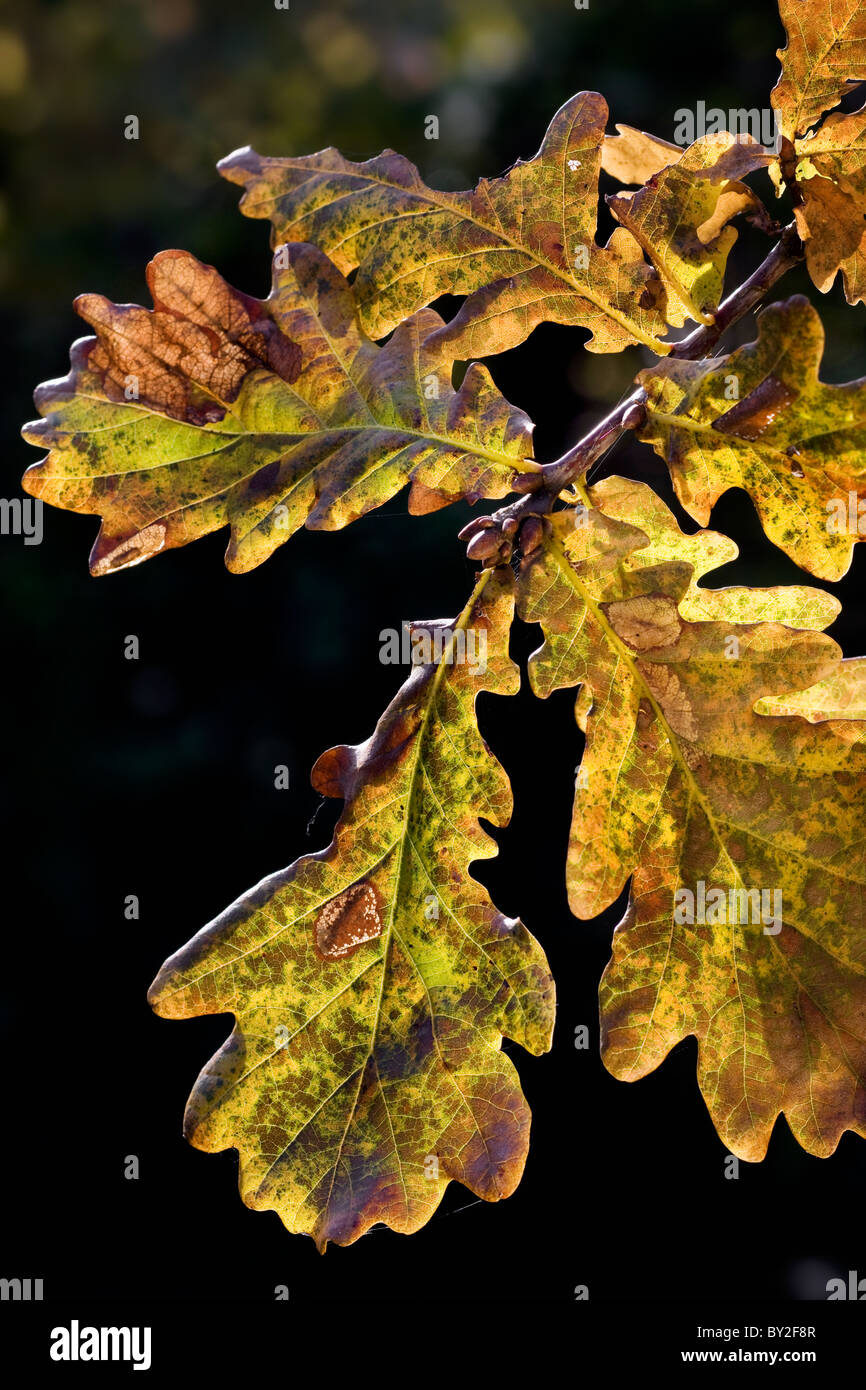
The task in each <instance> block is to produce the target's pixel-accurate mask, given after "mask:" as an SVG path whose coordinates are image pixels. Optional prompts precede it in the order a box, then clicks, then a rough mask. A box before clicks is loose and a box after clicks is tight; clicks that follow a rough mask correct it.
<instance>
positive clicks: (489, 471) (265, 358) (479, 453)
mask: <svg viewBox="0 0 866 1390" xmlns="http://www.w3.org/2000/svg"><path fill="white" fill-rule="evenodd" d="M148 283H149V285H150V289H151V293H152V296H153V302H154V307H153V309H152V310H151V309H143V308H139V307H138V306H137V305H130V304H122V305H117V304H112V303H111V302H110V301H108V300H107V299H104V298H103V297H102V296H101V295H83V296H82V297H81V298H80V299H78V300H77V301H76V307H77V309H78V312H79V313H80V314H81V315H82V317H83V318H85V319H86V320H87V321H88V323H90V324H91V325H92V326H93V328H94V329H95V330H96V336H95V337H92V338H84V339H80V340H79V341H78V342H77V343H76V344H75V345H74V347H73V350H72V369H71V371H70V373H69V375H68V376H67V377H64V378H63V379H62V380H58V381H50V382H47V383H46V384H45V385H44V386H41V387H40V388H39V389H38V391H37V393H36V403H37V406H38V407H39V409H40V410H41V411H42V413H43V415H44V417H45V418H44V419H42V420H39V421H37V422H35V423H33V424H30V425H27V426H25V428H24V436H25V438H26V439H28V440H29V441H30V442H31V443H34V444H38V445H41V446H47V447H48V449H49V453H48V455H47V457H46V458H45V459H44V460H43V461H42V462H41V463H38V464H35V465H34V466H33V467H31V468H30V469H29V470H28V472H27V473H26V474H25V478H24V487H25V489H26V490H27V491H28V492H30V493H32V495H33V496H35V497H39V498H42V499H43V500H44V501H45V502H50V503H52V504H53V505H55V506H59V507H64V508H66V509H67V510H70V511H77V512H91V513H97V514H99V515H100V516H101V517H102V518H103V522H102V527H101V530H100V532H99V536H98V539H97V541H96V544H95V546H94V548H93V551H92V554H91V558H90V565H91V570H92V572H93V573H94V574H104V573H107V572H108V571H111V570H115V569H121V568H125V567H127V566H129V565H131V564H136V563H138V562H140V561H141V560H144V559H147V558H149V557H150V556H151V555H155V554H157V553H158V552H160V551H164V550H169V549H171V548H172V547H175V546H180V545H185V544H186V543H187V542H188V541H192V540H195V539H197V538H198V537H199V536H203V535H206V534H208V533H209V532H211V531H214V530H217V529H218V528H220V527H222V526H225V525H229V526H230V527H231V539H230V542H229V546H228V550H227V553H226V564H227V566H228V568H229V569H230V570H232V571H235V572H243V571H246V570H250V569H253V568H254V567H255V566H256V565H258V564H260V563H261V562H262V561H263V560H264V559H266V558H267V557H268V556H269V555H270V554H271V553H272V552H273V551H274V550H275V549H276V548H277V546H279V545H281V544H282V543H283V542H284V541H285V540H287V539H288V537H289V536H290V535H292V533H293V532H294V531H296V530H297V529H298V528H299V527H300V526H306V527H308V528H309V529H311V530H316V529H319V530H336V529H339V528H340V527H343V526H345V525H347V524H348V523H349V522H351V521H353V520H354V519H355V518H356V517H359V516H363V515H364V514H365V513H366V512H368V511H370V510H371V509H372V508H374V507H378V506H380V505H381V504H382V503H383V502H386V501H388V500H389V499H390V498H392V497H393V496H394V495H395V494H396V493H397V492H399V491H400V489H401V488H402V487H403V486H404V484H406V483H411V484H412V491H411V493H410V497H409V507H410V510H411V511H415V512H425V511H430V510H433V509H435V508H436V507H440V506H443V505H446V504H447V503H448V502H451V501H454V500H455V499H457V498H460V497H469V498H471V499H473V500H475V499H477V498H478V497H481V496H484V497H503V496H505V495H506V493H508V492H509V491H510V490H511V483H512V480H513V477H514V475H515V472H517V471H522V472H526V471H532V470H533V469H534V468H535V467H536V465H535V464H534V463H533V462H532V461H531V460H530V459H528V457H527V456H528V455H529V453H530V450H531V431H532V425H531V423H530V421H529V420H528V419H527V417H526V416H525V415H524V414H523V412H522V411H520V410H517V409H516V408H515V407H513V406H511V405H509V404H508V402H507V401H506V400H504V398H503V397H502V396H501V395H500V394H499V392H498V391H497V390H496V388H495V387H494V385H493V382H492V380H491V378H490V375H489V373H488V372H487V369H486V368H485V367H483V366H482V365H481V364H479V363H474V364H472V365H471V366H470V367H469V369H468V371H467V372H466V375H465V377H464V379H463V382H462V385H461V386H460V389H459V390H457V391H455V390H454V389H453V387H452V384H451V359H450V358H449V356H448V355H447V354H442V353H441V352H440V351H438V350H437V349H434V348H431V347H429V346H428V345H426V344H425V340H427V339H429V338H430V337H431V335H432V334H434V333H435V331H436V330H437V329H438V328H440V327H441V326H442V320H441V318H440V317H439V315H438V314H436V313H434V311H433V310H431V309H425V310H422V311H421V312H419V313H417V314H415V315H413V316H412V317H411V318H409V319H407V320H406V321H405V322H404V323H402V324H401V325H400V326H399V328H398V329H397V331H396V332H395V333H394V335H393V337H392V338H391V340H390V341H389V342H388V343H387V344H386V345H385V346H384V347H377V346H376V344H375V343H373V342H372V341H371V340H370V339H369V338H368V337H367V336H366V334H365V333H364V332H363V330H362V329H361V328H360V326H359V324H358V321H357V314H356V311H355V306H354V301H353V298H352V293H351V290H350V288H349V286H348V285H347V283H346V281H345V279H344V277H343V276H342V275H341V274H340V272H339V271H338V270H336V269H335V267H334V266H333V265H332V264H331V262H330V261H329V260H328V259H327V257H326V256H325V255H324V254H323V253H322V252H321V251H320V250H318V249H317V248H316V247H314V246H305V245H299V244H293V245H291V246H286V247H283V248H282V253H281V254H280V255H279V256H277V257H276V258H275V261H274V271H273V289H272V291H271V294H270V295H269V297H268V298H267V299H266V300H258V299H253V298H251V297H250V296H248V295H245V294H242V293H241V292H240V291H238V290H235V289H232V288H231V286H229V285H228V284H226V282H225V281H224V280H223V279H222V277H221V276H220V275H219V274H218V272H217V271H216V270H214V269H213V268H212V267H211V266H207V265H203V264H202V263H201V262H200V261H197V260H196V259H195V257H193V256H191V255H189V254H187V253H186V252H183V251H165V252H162V253H161V254H160V255H158V256H157V257H156V258H155V259H154V261H153V262H152V263H151V265H150V266H149V267H148Z"/></svg>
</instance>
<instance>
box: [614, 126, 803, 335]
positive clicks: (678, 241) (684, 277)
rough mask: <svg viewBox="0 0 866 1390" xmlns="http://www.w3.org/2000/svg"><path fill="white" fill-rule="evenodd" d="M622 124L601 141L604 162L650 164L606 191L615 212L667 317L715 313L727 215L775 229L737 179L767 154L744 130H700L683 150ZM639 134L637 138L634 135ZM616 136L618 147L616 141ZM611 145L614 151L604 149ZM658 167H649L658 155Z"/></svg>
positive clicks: (680, 319)
mask: <svg viewBox="0 0 866 1390" xmlns="http://www.w3.org/2000/svg"><path fill="white" fill-rule="evenodd" d="M620 130H621V131H622V132H624V133H623V134H620V135H618V136H614V137H611V138H610V139H609V142H607V143H606V144H605V149H604V163H605V167H606V168H608V169H612V168H613V169H619V170H620V172H621V173H622V174H625V175H632V174H635V173H637V172H643V171H644V170H645V169H647V168H649V169H650V170H651V172H650V174H649V176H648V179H647V181H646V182H645V183H644V185H643V187H642V188H639V189H638V190H637V191H636V192H634V193H626V192H623V193H620V194H612V195H610V196H608V198H607V203H608V206H609V207H610V209H611V212H612V213H613V214H614V216H615V217H616V219H617V220H618V221H619V222H621V223H622V225H623V226H624V227H627V228H628V230H629V231H630V232H631V233H632V235H633V236H634V237H635V239H636V240H637V241H638V242H639V243H640V245H641V246H642V247H643V249H644V251H645V252H646V254H647V256H648V257H649V259H650V260H651V261H652V263H653V265H654V266H655V267H656V270H657V271H658V273H659V276H660V278H661V279H662V281H663V283H664V284H665V286H666V288H667V290H668V301H667V314H668V318H669V320H670V322H671V323H675V324H677V325H682V324H683V323H684V322H685V320H686V318H692V319H697V320H698V321H699V322H701V323H704V324H708V323H712V322H713V321H714V316H715V311H716V309H717V308H718V306H719V301H720V299H721V297H722V288H723V285H724V279H725V267H726V265H727V260H728V254H729V252H730V250H731V247H732V246H733V245H734V242H735V241H736V240H737V230H736V228H735V227H734V226H732V225H731V220H732V218H734V217H736V216H737V215H738V214H740V213H746V214H747V215H748V216H749V217H750V218H751V219H752V220H753V221H755V222H756V223H757V224H758V225H760V226H762V227H763V228H764V230H767V231H770V230H777V229H775V228H774V224H773V223H772V221H771V220H770V218H769V217H768V216H767V214H766V211H765V209H764V205H763V203H761V201H760V199H759V198H758V197H757V196H756V194H755V193H753V192H752V190H751V189H750V188H749V187H748V186H747V185H746V184H744V183H743V182H742V181H741V180H742V177H743V175H745V174H748V173H751V172H752V171H753V170H755V169H759V168H765V167H766V166H767V165H768V164H769V163H770V162H771V160H772V155H769V154H768V153H767V151H766V150H765V149H764V148H763V146H762V145H759V144H758V143H757V142H756V141H755V140H753V139H752V138H751V137H750V136H735V135H731V134H729V133H728V132H726V131H725V132H719V133H717V134H713V135H704V136H702V137H701V138H700V139H699V140H696V141H695V142H694V143H693V144H692V145H689V147H688V148H687V149H685V150H679V149H677V148H676V146H674V147H673V148H674V150H675V151H676V154H675V155H673V154H672V152H671V149H670V147H667V153H665V146H664V145H663V142H660V141H656V140H654V139H653V138H652V137H650V136H645V135H642V133H640V132H636V131H635V132H630V128H629V127H620ZM638 136H640V139H638V138H637V137H638ZM621 141H622V142H623V144H624V148H620V147H619V142H621ZM611 150H613V154H611ZM664 158H666V159H667V163H666V165H664V166H663V167H662V168H660V169H657V170H655V169H652V165H653V164H654V163H655V162H657V160H659V159H664Z"/></svg>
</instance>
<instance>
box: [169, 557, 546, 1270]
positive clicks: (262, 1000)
mask: <svg viewBox="0 0 866 1390" xmlns="http://www.w3.org/2000/svg"><path fill="white" fill-rule="evenodd" d="M513 604H514V597H513V581H512V576H511V573H510V570H508V569H507V568H505V569H504V570H496V571H493V570H487V571H484V572H483V573H482V575H481V577H480V580H479V583H478V585H477V587H476V589H475V592H474V594H473V597H472V599H471V600H470V602H469V603H468V604H467V607H466V609H465V610H464V612H463V613H462V614H461V616H460V618H459V619H458V620H457V621H456V622H455V623H454V624H434V625H428V626H426V627H423V626H421V625H419V626H418V627H417V628H415V629H413V633H412V646H413V655H414V656H415V657H416V658H417V660H418V664H417V665H415V666H414V667H413V669H412V672H411V674H410V676H409V678H408V680H407V681H406V683H405V685H404V686H403V688H402V689H401V690H400V691H399V693H398V694H397V696H396V697H395V699H394V700H393V701H392V703H391V705H390V706H389V708H388V709H387V710H386V712H385V714H384V715H383V716H382V718H381V719H380V721H379V724H378V725H377V728H376V731H375V733H374V734H373V736H372V737H371V738H370V739H368V740H367V742H366V743H363V744H361V745H360V746H359V747H356V748H334V749H331V751H330V752H328V753H325V754H323V756H322V757H321V758H320V759H319V761H318V763H317V764H316V766H315V768H314V770H313V779H312V780H313V785H314V787H315V788H316V789H317V790H318V791H320V792H322V793H323V794H324V795H327V796H341V797H344V798H345V802H346V804H345V807H344V810H343V813H342V815H341V817H340V820H339V822H338V825H337V828H336V831H335V835H334V839H333V842H332V844H331V845H330V847H329V848H328V849H327V850H325V851H324V852H322V853H320V854H314V855H306V856H304V857H303V858H302V859H299V860H297V861H296V862H295V863H294V864H293V865H292V866H291V867H290V868H289V869H286V870H285V871H284V872H282V873H278V874H275V875H273V876H272V877H271V878H268V879H265V880H264V881H263V882H262V883H260V884H259V885H258V887H256V888H254V889H253V890H252V891H251V892H249V893H247V894H246V895H245V896H244V897H242V898H241V899H239V901H238V902H237V903H235V904H234V906H233V907H231V908H229V910H228V911H227V912H225V913H223V915H222V916H221V917H219V918H217V920H216V921H215V922H213V923H211V925H210V926H208V927H205V928H204V929H203V930H202V931H201V932H199V934H198V935H197V936H196V937H195V938H194V939H193V940H192V941H191V942H190V943H189V944H188V945H187V946H186V947H184V948H183V949H182V950H181V951H179V952H178V954H177V955H175V956H173V957H172V958H171V960H169V961H167V962H166V964H165V965H164V966H163V968H162V970H161V971H160V973H159V975H158V977H157V979H156V981H155V982H154V984H153V985H152V986H151V991H150V995H149V998H150V1000H151V1003H152V1004H153V1005H154V1007H155V1008H156V1010H157V1012H158V1013H160V1014H161V1015H163V1016H164V1017H169V1018H188V1017H192V1016H195V1015H199V1014H210V1013H223V1012H231V1013H234V1015H235V1017H236V1025H235V1028H234V1031H233V1032H232V1034H231V1037H230V1038H229V1039H228V1041H227V1042H226V1043H225V1045H224V1046H223V1047H222V1049H221V1050H220V1051H219V1052H218V1053H217V1055H216V1056H215V1057H214V1058H212V1060H211V1061H210V1062H209V1063H208V1065H207V1066H206V1067H205V1069H204V1071H203V1072H202V1073H201V1075H200V1077H199V1079H198V1081H197V1082H196V1085H195V1089H194V1090H193V1093H192V1095H191V1097H190V1100H189V1103H188V1105H187V1110H186V1118H185V1122H184V1129H185V1133H186V1135H187V1137H188V1138H189V1139H190V1141H191V1142H192V1143H193V1144H194V1145H195V1146H196V1147H197V1148H200V1149H206V1150H208V1151H215V1150H220V1149H225V1148H228V1147H234V1148H236V1149H238V1150H239V1152H240V1191H241V1196H242V1198H243V1200H244V1202H245V1203H246V1204H247V1205H248V1206H250V1207H254V1208H258V1209H273V1210H275V1211H277V1212H278V1214H279V1216H280V1217H281V1219H282V1220H283V1222H284V1223H285V1224H286V1226H287V1227H288V1228H289V1230H290V1231H296V1232H303V1233H306V1234H309V1235H311V1236H312V1237H313V1238H314V1239H315V1241H316V1243H317V1245H318V1246H319V1248H320V1249H324V1248H325V1246H326V1244H327V1242H328V1241H331V1240H332V1241H335V1242H336V1243H337V1244H341V1245H348V1244H351V1242H353V1241H355V1240H357V1239H358V1237H359V1236H361V1235H363V1233H364V1232H365V1231H366V1230H368V1229H369V1227H370V1226H372V1225H373V1224H374V1223H376V1222H379V1221H382V1222H384V1223H385V1224H386V1225H388V1226H390V1227H392V1229H394V1230H396V1231H402V1232H409V1231H414V1230H417V1229H418V1228H419V1227H420V1226H422V1225H423V1224H424V1223H425V1222H426V1221H427V1220H429V1218H430V1216H431V1215H432V1214H433V1212H434V1211H435V1209H436V1207H437V1206H438V1204H439V1202H440V1200H441V1198H442V1194H443V1192H444V1190H445V1188H446V1186H447V1184H448V1183H449V1181H451V1180H452V1179H454V1180H457V1181H459V1182H461V1183H464V1184H465V1185H466V1186H467V1187H469V1188H470V1189H471V1190H472V1191H473V1192H475V1193H476V1194H477V1195H478V1196H479V1197H482V1198H484V1199H485V1200H488V1201H495V1200H497V1199H498V1198H500V1197H506V1196H508V1195H509V1194H510V1193H511V1192H512V1190H513V1189H514V1187H515V1186H516V1184H517V1183H518V1181H519V1179H520V1176H521V1173H522V1170H523V1166H524V1162H525V1158H526V1152H527V1146H528V1140H529V1123H530V1116H529V1110H528V1107H527V1104H526V1101H525V1100H524V1098H523V1096H522V1094H521V1091H520V1086H519V1081H518V1077H517V1073H516V1071H515V1069H514V1067H513V1065H512V1063H511V1061H510V1060H509V1059H508V1058H507V1057H505V1056H504V1055H503V1054H502V1052H501V1051H500V1047H501V1042H502V1036H503V1034H505V1035H507V1036H508V1037H510V1038H513V1039H515V1040H516V1041H518V1042H520V1043H522V1045H523V1046H524V1047H526V1048H528V1049H529V1050H530V1051H531V1052H535V1053H539V1052H544V1051H545V1050H546V1049H547V1048H548V1047H549V1044H550V1035H551V1029H552V1024H553V1007H554V994H553V983H552V980H551V978H550V975H549V972H548V968H547V962H546V960H545V957H544V954H543V952H542V951H541V949H540V947H539V946H538V944H537V943H536V942H535V941H534V939H533V938H532V937H531V936H530V935H529V933H528V932H527V931H526V929H525V927H524V926H523V925H522V924H521V923H520V922H519V921H514V920H510V919H508V918H506V917H503V915H502V914H501V913H499V912H497V910H496V908H495V907H494V906H493V904H492V902H491V901H490V898H489V896H488V894H487V891H486V889H485V888H483V887H482V886H481V884H480V883H478V882H477V881H476V880H475V879H474V878H472V877H471V875H470V874H469V872H468V870H469V865H470V863H471V862H472V861H474V860H476V859H484V858H490V857H491V856H492V855H494V854H495V853H496V852H497V851H496V846H495V844H494V843H493V841H492V840H491V838H490V837H489V836H488V835H487V834H486V833H485V831H483V830H482V828H481V826H480V824H479V816H484V817H485V818H486V819H487V820H489V821H490V822H491V823H492V824H493V825H497V826H502V825H505V824H506V823H507V821H508V818H509V816H510V813H511V792H510V788H509V785H508V780H507V778H506V776H505V773H504V772H503V770H502V768H501V767H500V766H499V764H498V763H497V762H496V760H495V758H493V756H492V755H491V753H490V751H489V750H488V748H487V746H486V744H485V743H484V741H483V740H482V738H481V736H480V734H479V732H478V729H477V726H476V723H475V715H474V706H475V699H476V696H477V694H478V692H479V691H481V690H493V691H497V692H499V693H502V694H510V693H514V691H515V690H516V689H517V687H518V684H519V681H518V675H517V669H516V667H515V666H514V665H513V663H512V662H511V660H510V659H509V657H508V634H509V630H510V624H511V618H512V612H513ZM425 640H426V641H427V643H428V646H427V648H425V646H424V642H425ZM437 643H438V646H437V645H436V644H437ZM430 657H432V658H433V659H432V660H431V659H429V658H430Z"/></svg>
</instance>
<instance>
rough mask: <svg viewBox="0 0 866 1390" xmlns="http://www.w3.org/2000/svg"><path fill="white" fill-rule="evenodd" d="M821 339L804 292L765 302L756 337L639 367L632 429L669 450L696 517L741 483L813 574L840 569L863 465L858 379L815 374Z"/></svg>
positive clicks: (863, 392) (862, 387)
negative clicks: (640, 418) (643, 417)
mask: <svg viewBox="0 0 866 1390" xmlns="http://www.w3.org/2000/svg"><path fill="white" fill-rule="evenodd" d="M823 349H824V331H823V328H822V326H821V321H820V319H819V317H818V315H817V313H816V312H815V310H814V309H813V308H812V306H811V305H810V304H809V302H808V301H807V300H806V299H804V298H803V297H802V296H799V295H796V296H794V297H793V298H791V299H788V300H786V301H784V302H783V303H779V304H771V305H770V306H769V308H767V309H766V310H765V311H764V313H762V314H761V316H760V318H759V320H758V339H757V342H754V343H748V344H746V345H745V346H743V347H739V348H736V349H734V351H733V352H731V353H729V354H728V355H727V356H723V357H712V358H709V359H706V360H704V361H700V362H688V361H678V360H669V361H666V362H661V363H659V364H658V365H657V366H655V367H651V368H648V369H647V370H645V371H643V372H641V373H640V374H639V376H638V381H639V382H640V384H641V385H642V386H643V388H644V389H645V391H646V393H647V401H646V405H647V421H646V424H645V426H644V427H643V428H642V429H641V431H640V434H639V437H640V438H641V439H643V440H645V441H646V442H647V443H650V444H652V446H653V448H654V449H655V451H656V453H657V454H659V455H660V457H661V458H663V459H664V460H665V462H666V463H667V465H668V467H669V469H670V472H671V478H672V480H673V484H674V487H675V489H676V493H677V496H678V498H679V500H680V501H681V502H682V504H683V506H684V507H685V508H686V510H687V511H688V512H689V513H690V514H691V516H693V517H694V518H695V520H696V521H698V522H700V524H701V525H702V526H705V525H706V524H707V522H708V520H709V516H710V511H711V509H712V507H713V505H714V503H715V502H716V501H717V500H718V498H719V497H721V495H722V493H724V492H725V491H727V489H728V488H731V487H742V488H744V489H745V490H746V492H748V494H749V496H750V497H751V498H752V501H753V502H754V504H755V506H756V508H757V510H758V514H759V516H760V518H761V522H762V524H763V527H764V530H765V531H766V533H767V535H768V536H769V537H770V539H771V540H772V541H773V542H774V543H775V544H776V545H778V546H780V547H781V549H783V550H784V551H786V552H787V554H788V555H790V556H791V558H792V559H793V560H795V561H796V563H797V564H798V565H801V566H802V568H803V569H806V570H809V571H810V572H811V573H812V574H816V575H819V576H820V577H821V578H822V579H840V578H841V577H842V575H843V574H844V573H845V572H846V570H847V569H848V567H849V565H850V563H851V555H852V552H853V547H854V544H855V542H856V541H858V540H862V539H863V535H862V534H861V533H860V531H859V529H858V525H857V524H856V523H855V525H854V526H853V527H852V526H851V525H850V523H849V510H850V507H849V498H850V496H854V495H856V492H857V489H858V487H860V486H862V484H863V480H864V475H866V382H864V381H853V382H849V383H847V384H845V385H842V386H831V385H827V384H826V383H825V382H822V381H820V380H819V377H818V371H819V367H820V363H821V357H822V353H823ZM855 511H856V509H855ZM843 512H844V516H843V515H842V513H843Z"/></svg>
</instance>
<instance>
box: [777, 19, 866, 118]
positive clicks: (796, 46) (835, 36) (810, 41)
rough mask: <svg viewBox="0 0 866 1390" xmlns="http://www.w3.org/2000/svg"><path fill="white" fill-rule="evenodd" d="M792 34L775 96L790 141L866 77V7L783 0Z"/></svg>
mask: <svg viewBox="0 0 866 1390" xmlns="http://www.w3.org/2000/svg"><path fill="white" fill-rule="evenodd" d="M779 14H780V16H781V19H782V23H783V24H784V26H785V31H786V34H787V37H788V43H787V46H786V47H785V48H780V49H779V50H778V52H777V55H776V56H777V57H778V58H779V60H780V61H781V64H782V72H781V75H780V77H779V80H778V82H777V83H776V85H775V87H774V88H773V91H772V93H771V96H770V100H771V102H772V105H773V109H774V110H775V111H776V112H777V114H778V117H779V125H780V130H781V134H782V135H783V136H784V137H785V138H786V139H788V140H793V139H794V137H795V136H797V135H802V134H803V133H804V132H805V131H807V130H808V129H809V128H810V126H812V125H813V124H814V122H815V121H816V120H818V119H819V117H820V116H821V115H822V113H823V112H824V111H829V110H830V109H831V108H832V107H834V106H838V104H839V102H840V101H841V100H842V97H843V96H844V95H845V94H846V92H848V91H851V90H852V89H853V88H854V87H856V86H857V84H858V82H862V81H863V80H864V79H866V8H864V6H863V3H862V0H779Z"/></svg>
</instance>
